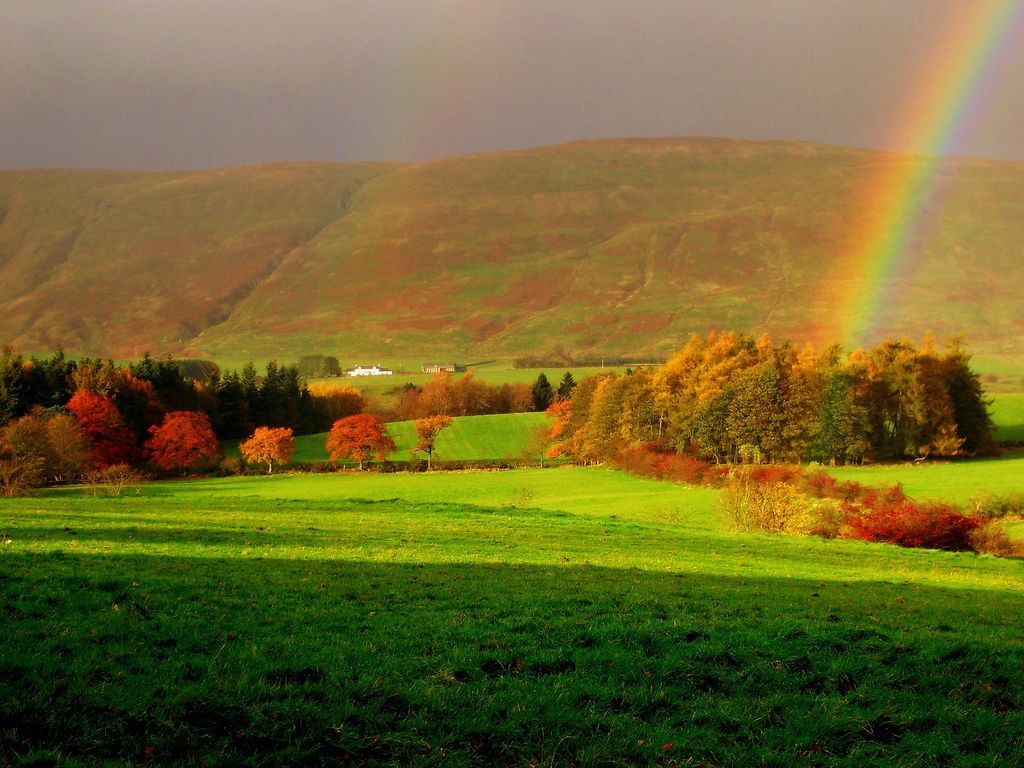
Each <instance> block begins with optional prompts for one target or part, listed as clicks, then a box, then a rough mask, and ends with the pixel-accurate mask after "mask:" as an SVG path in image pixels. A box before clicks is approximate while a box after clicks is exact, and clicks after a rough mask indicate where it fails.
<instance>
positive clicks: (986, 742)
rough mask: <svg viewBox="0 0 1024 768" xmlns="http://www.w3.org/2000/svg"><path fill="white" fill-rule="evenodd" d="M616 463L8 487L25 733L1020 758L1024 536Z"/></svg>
mask: <svg viewBox="0 0 1024 768" xmlns="http://www.w3.org/2000/svg"><path fill="white" fill-rule="evenodd" d="M715 499H716V494H715V492H714V491H711V490H707V489H697V488H689V487H685V486H677V485H670V484H663V483H658V482H654V481H649V480H643V479H638V478H634V477H629V476H626V475H623V474H621V473H618V472H612V471H607V470H605V469H603V468H577V467H561V468H556V469H548V470H540V469H533V470H514V471H507V472H473V473H454V474H453V473H440V472H438V473H429V474H422V473H421V474H397V475H380V474H375V473H343V474H331V475H279V476H277V475H276V476H271V477H245V478H220V479H208V480H198V481H179V482H161V483H150V484H145V485H142V486H139V487H138V488H136V489H133V490H130V491H129V492H126V493H125V494H124V495H122V496H119V497H115V498H105V497H94V496H90V495H88V494H86V493H85V492H84V491H83V490H82V489H78V488H64V489H54V490H50V491H46V492H43V493H40V494H39V495H37V496H34V497H30V498H25V499H16V500H11V501H6V502H5V503H4V505H3V506H2V507H0V540H2V542H3V543H2V545H0V597H2V604H3V611H4V614H5V616H4V622H5V628H6V630H7V631H5V632H4V633H3V634H2V636H0V758H2V759H3V760H5V761H6V762H9V763H12V764H35V765H39V764H60V765H91V764H102V763H113V762H116V763H132V764H143V763H152V764H161V765H166V764H198V763H203V764H205V765H209V766H213V765H236V764H252V765H264V764H292V765H298V764H303V765H307V764H313V763H341V764H352V765H396V766H398V765H403V766H404V765H423V766H426V765H446V766H447V765H453V766H471V765H472V766H491V765H565V766H568V765H578V766H628V765H637V766H639V765H716V766H717V765H721V766H727V765H780V766H781V765H787V766H789V765H808V766H820V765H857V766H864V765H904V766H916V765H919V766H931V765H942V764H945V765H952V764H956V765H1014V764H1020V763H1021V762H1022V761H1024V740H1022V737H1021V734H1022V733H1024V714H1022V711H1021V705H1022V703H1024V701H1022V697H1021V694H1020V691H1021V690H1022V688H1024V650H1022V649H1024V625H1022V623H1021V622H1020V620H1019V606H1020V602H1021V599H1022V597H1024V570H1022V568H1021V563H1020V562H1015V561H1008V560H999V559H995V558H991V557H979V556H976V555H973V554H952V553H942V552H928V551H922V550H901V549H898V548H895V547H891V546H888V545H868V544H862V543H856V542H844V541H824V540H818V539H808V538H791V537H770V536H764V535H749V534H737V533H734V532H732V531H731V530H729V529H728V527H727V526H726V525H725V524H724V523H723V522H722V520H721V519H720V518H719V516H718V514H717V512H716V508H715Z"/></svg>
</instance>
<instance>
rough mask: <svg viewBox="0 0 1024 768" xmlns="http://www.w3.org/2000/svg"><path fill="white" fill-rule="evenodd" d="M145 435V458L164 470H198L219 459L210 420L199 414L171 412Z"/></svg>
mask: <svg viewBox="0 0 1024 768" xmlns="http://www.w3.org/2000/svg"><path fill="white" fill-rule="evenodd" d="M149 434H150V438H149V440H147V441H146V455H147V456H149V458H150V461H152V462H153V463H154V464H156V465H157V466H158V467H160V468H161V469H164V470H173V469H188V468H190V467H200V466H203V465H204V464H210V463H213V462H214V461H216V460H217V459H219V458H220V457H221V450H220V445H219V444H218V443H217V435H215V434H214V432H213V427H212V426H211V425H210V419H209V418H207V416H206V414H205V413H201V412H199V411H172V412H171V413H168V414H167V415H166V416H165V417H164V420H163V421H162V422H161V423H160V425H159V426H153V427H150V428H149Z"/></svg>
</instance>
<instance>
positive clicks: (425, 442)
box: [413, 416, 452, 470]
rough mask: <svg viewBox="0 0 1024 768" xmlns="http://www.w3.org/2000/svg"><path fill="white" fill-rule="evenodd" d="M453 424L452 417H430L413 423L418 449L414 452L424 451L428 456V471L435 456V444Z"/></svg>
mask: <svg viewBox="0 0 1024 768" xmlns="http://www.w3.org/2000/svg"><path fill="white" fill-rule="evenodd" d="M451 423H452V417H451V416H428V417H427V418H425V419H417V420H416V421H414V422H413V428H414V429H415V430H416V437H417V438H418V440H417V442H416V448H415V449H414V450H417V451H423V452H424V453H425V454H427V469H428V470H429V469H430V462H431V457H432V456H433V455H434V442H435V441H436V440H437V435H438V433H439V432H440V431H441V430H442V429H444V428H445V427H447V426H448V425H449V424H451Z"/></svg>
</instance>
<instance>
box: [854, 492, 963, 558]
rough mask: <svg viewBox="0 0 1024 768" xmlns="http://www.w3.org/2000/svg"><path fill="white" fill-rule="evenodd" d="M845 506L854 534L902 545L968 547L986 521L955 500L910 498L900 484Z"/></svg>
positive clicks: (948, 547)
mask: <svg viewBox="0 0 1024 768" xmlns="http://www.w3.org/2000/svg"><path fill="white" fill-rule="evenodd" d="M844 510H845V512H846V514H845V517H844V520H843V525H844V529H845V531H846V534H847V535H848V536H850V537H851V538H856V539H862V540H864V541H886V542H889V543H891V544H897V545H899V546H901V547H923V548H925V549H945V550H951V551H957V552H960V551H967V550H970V549H972V546H971V534H972V533H973V532H974V530H975V529H977V528H978V527H980V526H981V525H982V523H983V521H982V519H981V518H979V517H976V516H973V515H964V514H963V513H961V512H960V511H959V510H958V509H957V508H956V507H954V506H953V505H951V504H943V503H940V502H917V501H914V500H912V499H908V498H907V497H906V496H905V495H904V493H903V490H902V489H901V488H900V487H899V486H894V487H893V488H890V489H887V490H885V491H881V492H877V491H870V492H868V493H866V494H865V495H864V498H863V500H862V501H861V502H860V504H854V503H850V502H847V503H845V504H844Z"/></svg>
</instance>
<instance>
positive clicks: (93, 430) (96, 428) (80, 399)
mask: <svg viewBox="0 0 1024 768" xmlns="http://www.w3.org/2000/svg"><path fill="white" fill-rule="evenodd" d="M66 407H67V409H68V410H69V411H71V414H72V415H73V416H74V417H75V418H76V419H78V423H79V424H81V425H82V429H84V430H85V433H86V434H87V435H88V436H89V439H90V440H91V441H92V449H91V450H92V458H93V460H94V461H95V463H96V465H97V466H98V467H99V468H100V469H102V468H104V467H109V466H111V465H113V464H131V463H132V462H134V461H135V460H136V459H138V455H139V447H138V443H137V441H136V439H135V435H134V434H133V433H132V431H131V430H130V429H129V428H128V427H127V426H126V425H125V423H124V419H123V418H122V417H121V412H120V411H119V410H118V409H117V406H116V405H114V402H113V401H112V400H111V399H110V398H109V397H105V396H104V395H100V394H97V393H95V392H91V391H90V390H87V389H80V390H78V391H77V392H75V394H74V395H73V396H72V397H71V399H70V400H68V404H67V406H66Z"/></svg>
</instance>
